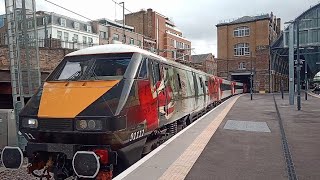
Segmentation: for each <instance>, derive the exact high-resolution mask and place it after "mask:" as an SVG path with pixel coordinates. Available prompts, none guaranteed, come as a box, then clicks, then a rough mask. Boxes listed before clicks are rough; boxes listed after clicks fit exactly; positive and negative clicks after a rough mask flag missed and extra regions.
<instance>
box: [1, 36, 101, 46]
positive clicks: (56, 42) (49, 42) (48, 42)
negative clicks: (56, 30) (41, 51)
mask: <svg viewBox="0 0 320 180" xmlns="http://www.w3.org/2000/svg"><path fill="white" fill-rule="evenodd" d="M7 41H8V40H7V37H6V35H5V34H4V33H0V45H8V43H7ZM26 43H28V44H29V46H32V44H33V43H35V40H34V39H27V40H26ZM21 44H22V43H20V45H21ZM38 45H39V48H52V49H58V48H62V49H75V50H77V49H84V48H88V47H91V46H97V45H99V44H93V43H80V42H75V41H74V42H72V41H62V40H60V39H54V38H47V39H38Z"/></svg>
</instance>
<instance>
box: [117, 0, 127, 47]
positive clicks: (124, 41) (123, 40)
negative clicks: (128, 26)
mask: <svg viewBox="0 0 320 180" xmlns="http://www.w3.org/2000/svg"><path fill="white" fill-rule="evenodd" d="M119 4H122V30H123V39H122V42H123V44H125V43H126V34H125V29H124V26H125V14H124V9H125V8H124V2H120V3H119Z"/></svg>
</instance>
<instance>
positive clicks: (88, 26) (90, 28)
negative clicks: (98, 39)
mask: <svg viewBox="0 0 320 180" xmlns="http://www.w3.org/2000/svg"><path fill="white" fill-rule="evenodd" d="M87 32H88V33H92V27H91V26H90V25H87Z"/></svg>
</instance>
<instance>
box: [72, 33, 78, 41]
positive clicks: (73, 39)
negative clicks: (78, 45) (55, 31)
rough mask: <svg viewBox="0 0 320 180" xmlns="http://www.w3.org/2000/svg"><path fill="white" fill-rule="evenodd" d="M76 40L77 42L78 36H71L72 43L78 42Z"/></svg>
mask: <svg viewBox="0 0 320 180" xmlns="http://www.w3.org/2000/svg"><path fill="white" fill-rule="evenodd" d="M78 40H79V35H78V34H73V38H72V41H73V42H78Z"/></svg>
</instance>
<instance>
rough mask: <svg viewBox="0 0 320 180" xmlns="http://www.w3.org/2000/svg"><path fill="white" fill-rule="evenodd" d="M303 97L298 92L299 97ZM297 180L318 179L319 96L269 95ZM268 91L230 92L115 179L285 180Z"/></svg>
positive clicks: (278, 130) (282, 157) (285, 171)
mask: <svg viewBox="0 0 320 180" xmlns="http://www.w3.org/2000/svg"><path fill="white" fill-rule="evenodd" d="M303 97H304V96H302V98H303ZM275 99H276V102H277V105H278V108H279V112H280V117H281V119H282V122H283V126H284V130H285V134H286V138H287V141H288V145H289V148H290V151H291V155H292V160H293V163H294V168H295V171H296V175H297V177H298V179H320V171H319V167H320V141H319V139H320V98H319V97H317V96H309V99H308V101H305V100H304V99H302V110H301V111H297V108H296V105H295V106H290V105H289V104H288V96H287V94H285V96H284V99H281V96H280V94H275ZM282 146H283V145H282V141H281V133H280V127H279V119H278V115H277V111H276V108H275V103H274V100H273V95H272V94H255V95H254V96H253V100H250V95H248V94H245V95H241V96H235V97H232V98H230V99H228V100H227V101H225V102H224V103H223V104H222V105H220V106H218V107H217V108H215V109H214V110H212V111H211V112H209V113H208V114H207V115H205V116H204V117H203V118H201V119H199V120H198V121H196V123H195V124H193V125H192V126H191V127H188V129H186V130H185V131H184V132H180V133H179V134H178V135H176V137H175V138H173V139H171V140H169V141H168V142H166V143H165V144H163V145H162V146H161V147H160V148H159V149H156V151H155V152H152V153H150V154H149V155H148V156H146V157H145V158H143V159H142V160H140V161H139V162H138V163H136V164H135V165H133V166H132V167H130V168H129V169H128V170H126V171H125V172H124V173H122V174H120V175H119V176H118V177H116V178H115V179H148V180H150V179H190V180H193V179H196V180H200V179H237V180H239V179H243V180H244V179H245V180H250V179H252V180H253V179H259V180H260V179H266V180H267V179H280V180H281V179H288V173H287V164H286V162H285V158H284V151H283V149H282Z"/></svg>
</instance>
